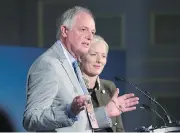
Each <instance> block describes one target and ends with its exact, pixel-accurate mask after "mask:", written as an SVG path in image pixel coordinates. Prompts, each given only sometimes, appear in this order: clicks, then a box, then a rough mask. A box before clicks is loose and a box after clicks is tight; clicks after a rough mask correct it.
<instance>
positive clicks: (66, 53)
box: [57, 40, 76, 64]
mask: <svg viewBox="0 0 180 133" xmlns="http://www.w3.org/2000/svg"><path fill="white" fill-rule="evenodd" d="M57 43H58V44H60V45H61V47H62V49H63V52H64V54H65V56H66V58H67V59H68V61H69V63H70V64H72V63H73V62H74V61H76V59H75V58H74V57H73V56H72V55H71V54H70V53H69V51H68V50H67V49H66V48H65V47H64V45H63V44H62V42H61V41H60V40H58V41H57Z"/></svg>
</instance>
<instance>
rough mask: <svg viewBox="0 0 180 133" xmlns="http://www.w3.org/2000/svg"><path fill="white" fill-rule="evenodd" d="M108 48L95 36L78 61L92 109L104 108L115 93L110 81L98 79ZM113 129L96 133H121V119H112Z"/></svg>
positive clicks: (114, 87)
mask: <svg viewBox="0 0 180 133" xmlns="http://www.w3.org/2000/svg"><path fill="white" fill-rule="evenodd" d="M108 50H109V46H108V44H107V43H106V42H105V40H104V39H103V38H102V37H100V36H98V35H95V36H94V39H93V40H92V44H91V47H90V49H89V51H88V53H87V54H86V55H84V56H83V57H81V59H80V67H81V71H82V74H83V77H84V80H85V83H86V86H87V88H88V91H89V93H90V95H91V97H92V102H93V106H94V108H96V107H100V106H105V105H106V104H107V103H108V102H109V101H110V100H111V97H112V96H113V94H114V92H115V91H116V86H115V84H114V83H113V82H112V81H108V80H103V79H100V78H99V74H101V72H102V70H103V69H104V66H105V65H106V61H107V54H108ZM112 123H113V127H112V128H106V129H100V130H98V132H100V131H103V132H123V131H124V128H123V124H122V120H121V117H120V116H119V117H113V118H112Z"/></svg>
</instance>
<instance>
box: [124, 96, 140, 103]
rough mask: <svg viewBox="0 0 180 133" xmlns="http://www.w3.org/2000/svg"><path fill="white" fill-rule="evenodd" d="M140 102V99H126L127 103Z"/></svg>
mask: <svg viewBox="0 0 180 133" xmlns="http://www.w3.org/2000/svg"><path fill="white" fill-rule="evenodd" d="M138 100H139V98H138V97H131V98H129V99H126V102H128V103H131V102H136V101H138Z"/></svg>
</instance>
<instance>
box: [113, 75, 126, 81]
mask: <svg viewBox="0 0 180 133" xmlns="http://www.w3.org/2000/svg"><path fill="white" fill-rule="evenodd" d="M114 79H115V80H118V81H124V79H123V78H121V77H118V76H115V77H114Z"/></svg>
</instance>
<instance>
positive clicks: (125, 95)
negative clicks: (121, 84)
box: [123, 93, 134, 100]
mask: <svg viewBox="0 0 180 133" xmlns="http://www.w3.org/2000/svg"><path fill="white" fill-rule="evenodd" d="M123 97H124V100H126V99H129V98H131V97H134V93H130V94H124V95H123Z"/></svg>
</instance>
